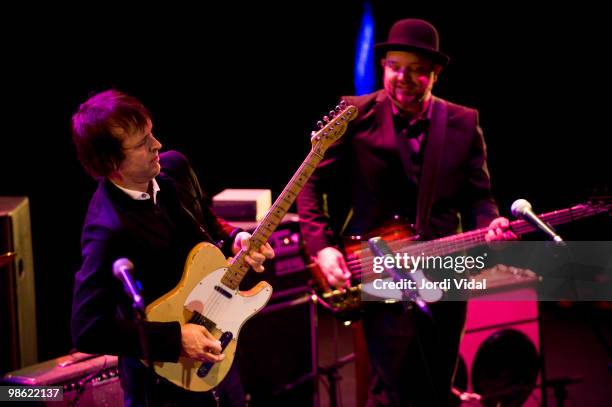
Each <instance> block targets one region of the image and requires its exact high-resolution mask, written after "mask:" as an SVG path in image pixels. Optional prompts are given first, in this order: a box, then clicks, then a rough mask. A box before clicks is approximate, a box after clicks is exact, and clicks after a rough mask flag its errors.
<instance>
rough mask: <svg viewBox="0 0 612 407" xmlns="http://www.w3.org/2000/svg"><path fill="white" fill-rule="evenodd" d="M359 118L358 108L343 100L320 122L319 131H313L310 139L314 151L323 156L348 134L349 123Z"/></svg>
mask: <svg viewBox="0 0 612 407" xmlns="http://www.w3.org/2000/svg"><path fill="white" fill-rule="evenodd" d="M355 117H357V108H356V107H355V106H353V105H347V103H346V102H345V101H344V100H343V101H341V102H340V104H339V105H338V106H336V108H335V109H334V110H331V111H330V112H329V114H328V115H327V116H323V120H322V121H319V122H318V123H317V125H318V126H319V131H313V132H312V134H311V137H310V143H311V144H312V149H313V150H314V151H316V152H317V153H318V154H321V155H322V154H323V153H324V152H325V151H326V150H327V148H328V147H329V146H331V145H332V144H334V143H335V142H336V140H338V139H339V138H340V137H342V135H343V134H344V133H345V132H346V127H347V126H348V122H350V121H351V120H353V119H354V118H355Z"/></svg>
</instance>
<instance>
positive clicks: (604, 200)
mask: <svg viewBox="0 0 612 407" xmlns="http://www.w3.org/2000/svg"><path fill="white" fill-rule="evenodd" d="M587 204H588V205H589V207H591V208H593V209H595V210H598V211H599V212H607V213H608V215H610V214H611V213H610V212H611V210H612V196H611V195H593V196H591V197H589V199H588V202H587Z"/></svg>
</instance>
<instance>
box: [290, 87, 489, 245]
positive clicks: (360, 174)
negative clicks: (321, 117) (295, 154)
mask: <svg viewBox="0 0 612 407" xmlns="http://www.w3.org/2000/svg"><path fill="white" fill-rule="evenodd" d="M345 99H346V100H347V102H348V103H349V104H353V105H355V106H356V107H357V108H358V109H359V114H358V117H357V118H356V119H355V120H354V121H352V122H350V123H349V127H348V130H347V133H346V134H345V135H344V136H343V137H342V138H341V139H340V140H339V141H338V142H336V143H335V144H334V145H332V146H331V147H330V148H329V149H328V151H327V152H326V154H325V158H324V159H323V161H321V163H320V164H319V166H318V167H317V170H316V171H315V172H314V173H313V175H312V177H311V178H310V180H309V181H308V182H307V184H306V185H305V186H304V188H303V190H302V192H301V194H300V196H299V197H298V212H299V215H300V222H301V230H302V234H303V237H304V239H305V242H306V245H307V247H308V249H309V252H310V253H311V254H315V253H316V252H317V251H319V250H321V249H322V248H324V247H326V246H333V245H336V244H337V243H338V241H337V239H336V238H337V236H338V235H339V234H340V233H341V232H342V231H343V229H344V231H343V232H344V233H349V234H363V233H366V232H367V231H368V230H371V229H372V228H374V227H378V226H380V224H381V223H383V222H384V221H387V220H389V219H390V218H391V217H392V216H393V215H396V214H400V215H406V216H408V217H409V218H412V219H411V220H413V221H416V224H417V229H418V232H419V233H420V234H421V235H422V236H423V237H424V238H426V239H430V238H434V237H439V236H444V235H448V234H452V233H456V232H458V231H459V230H460V229H461V227H463V228H464V229H472V228H474V227H483V226H486V225H488V223H489V222H490V221H491V220H492V219H494V218H495V217H497V216H498V211H497V206H496V204H495V201H494V200H493V198H492V195H491V187H490V179H489V172H488V170H487V164H486V147H485V143H484V138H483V135H482V130H481V128H480V126H479V124H478V112H477V111H476V110H474V109H470V108H467V107H464V106H460V105H457V104H453V103H450V102H447V101H445V100H443V99H440V98H437V97H434V98H433V105H432V112H431V123H430V125H429V131H428V134H427V136H426V138H425V141H424V147H423V148H424V151H423V158H422V160H423V163H422V170H421V174H420V178H419V181H418V185H416V186H415V185H413V184H411V183H410V182H409V180H408V177H407V176H406V171H405V167H404V162H402V160H403V158H402V154H400V151H399V148H398V143H401V142H403V141H402V140H399V139H398V138H397V135H396V131H395V127H394V123H393V111H392V106H391V101H390V99H389V98H388V97H387V95H386V93H385V91H384V90H380V91H378V92H375V93H371V94H368V95H363V96H351V97H346V98H345ZM326 209H327V212H326ZM328 215H329V216H328ZM347 216H350V219H348V220H347Z"/></svg>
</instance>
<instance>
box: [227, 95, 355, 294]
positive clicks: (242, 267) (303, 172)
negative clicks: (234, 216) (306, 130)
mask: <svg viewBox="0 0 612 407" xmlns="http://www.w3.org/2000/svg"><path fill="white" fill-rule="evenodd" d="M343 103H344V102H343ZM342 108H343V110H342V111H340V110H341V108H340V107H336V110H337V113H336V112H331V113H334V114H333V115H331V113H330V116H332V118H331V120H330V118H329V117H327V116H326V117H325V118H324V120H325V121H326V123H327V124H326V125H325V126H324V127H323V128H322V129H321V130H319V131H318V132H317V133H314V134H313V136H312V139H311V141H312V149H311V150H310V153H309V154H308V156H307V157H306V159H305V160H304V162H303V163H302V165H300V168H298V170H297V172H296V173H295V174H294V175H293V177H292V178H291V180H290V181H289V184H287V186H286V187H285V189H283V192H281V194H280V195H279V197H278V198H277V199H276V201H274V204H273V205H272V207H271V208H270V210H269V211H268V213H267V214H266V216H265V217H264V219H263V220H262V221H261V222H260V223H259V225H258V226H257V229H255V232H253V235H252V236H251V240H250V242H251V243H250V249H255V250H258V249H259V248H260V247H261V246H262V245H264V244H265V243H266V242H267V241H268V238H269V237H270V235H271V234H272V232H274V231H275V230H276V228H277V227H278V225H279V224H280V222H281V221H282V220H283V217H284V216H285V215H286V214H287V212H288V211H289V208H290V207H291V205H292V204H293V202H294V201H295V199H296V198H297V195H298V194H299V193H300V191H301V190H302V188H303V187H304V184H306V181H308V179H309V178H310V176H311V175H312V173H313V172H314V171H315V169H316V168H317V165H318V164H319V162H321V160H322V159H323V154H324V153H325V151H326V150H327V148H328V147H329V146H330V145H331V144H333V143H334V142H335V141H336V140H337V139H338V138H340V137H341V136H342V135H343V134H344V132H345V131H346V127H347V125H348V122H349V121H351V120H353V119H354V118H355V117H356V116H357V108H356V107H355V106H348V107H347V106H346V104H343V105H342ZM336 114H337V115H336ZM246 254H247V252H245V251H243V250H241V251H240V252H239V253H238V254H237V255H236V257H234V259H233V261H232V263H231V264H230V266H229V268H228V270H227V271H226V272H225V274H224V275H223V278H222V279H221V282H222V283H223V284H225V285H226V286H227V287H228V288H230V289H232V290H235V289H238V286H239V284H240V282H241V281H242V279H243V278H244V276H245V275H246V273H247V272H248V271H249V269H250V265H249V264H248V263H247V262H246V258H245V257H246Z"/></svg>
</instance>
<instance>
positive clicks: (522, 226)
mask: <svg viewBox="0 0 612 407" xmlns="http://www.w3.org/2000/svg"><path fill="white" fill-rule="evenodd" d="M604 211H605V210H604V209H601V208H597V207H592V206H589V205H576V206H573V207H571V208H567V209H560V210H557V211H552V212H547V213H544V214H542V215H538V216H539V217H540V219H542V220H543V221H544V222H547V223H549V224H551V225H553V226H555V225H561V224H564V223H569V222H572V221H574V220H578V219H581V218H586V217H589V216H593V215H596V214H598V213H601V212H604ZM510 228H511V229H512V230H513V231H514V233H515V234H516V235H518V236H522V235H524V234H527V233H529V232H533V231H535V230H536V228H535V227H534V226H533V225H531V224H530V223H528V222H526V221H524V220H515V221H512V222H510ZM488 230H489V229H488V227H485V228H480V229H475V230H472V231H469V232H465V233H459V234H457V235H452V236H447V237H443V238H441V239H436V240H432V241H429V242H424V243H420V244H416V245H412V246H408V247H405V248H404V251H405V252H407V253H418V254H421V253H426V254H427V255H431V256H436V255H438V256H441V255H444V254H448V253H454V252H458V251H462V250H468V249H472V248H474V247H477V246H480V245H482V244H483V243H484V242H485V236H486V234H487V232H488Z"/></svg>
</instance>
